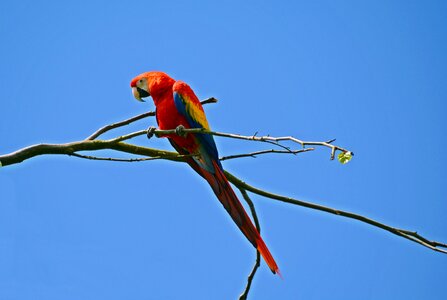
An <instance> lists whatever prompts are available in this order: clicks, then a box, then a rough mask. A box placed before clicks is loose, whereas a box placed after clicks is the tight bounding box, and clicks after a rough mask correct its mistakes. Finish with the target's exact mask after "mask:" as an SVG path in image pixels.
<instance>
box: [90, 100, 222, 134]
mask: <svg viewBox="0 0 447 300" xmlns="http://www.w3.org/2000/svg"><path fill="white" fill-rule="evenodd" d="M201 103H202V105H205V104H210V103H217V99H216V98H214V97H211V98H208V99H205V100H203V101H202V102H201ZM154 116H155V112H154V111H149V112H145V113H142V114H140V115H138V116H135V117H132V118H129V119H126V120H123V121H120V122H116V123H113V124H109V125H106V126H104V127H101V128H99V129H98V130H96V131H95V132H94V133H92V134H91V135H90V136H89V137H87V138H86V140H94V139H96V138H97V137H99V136H100V135H101V134H103V133H105V132H107V131H110V130H112V129H115V128H118V127H122V126H126V125H129V124H130V123H133V122H135V121H138V120H141V119H144V118H147V117H154Z"/></svg>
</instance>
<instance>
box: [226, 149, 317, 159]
mask: <svg viewBox="0 0 447 300" xmlns="http://www.w3.org/2000/svg"><path fill="white" fill-rule="evenodd" d="M313 150H315V148H305V149H300V150H288V151H287V150H275V149H270V150H261V151H256V152H251V153H244V154H236V155H228V156H222V157H221V158H219V159H220V160H221V161H224V160H229V159H234V158H241V157H253V158H256V156H257V155H260V154H267V153H284V154H298V153H301V152H307V151H313Z"/></svg>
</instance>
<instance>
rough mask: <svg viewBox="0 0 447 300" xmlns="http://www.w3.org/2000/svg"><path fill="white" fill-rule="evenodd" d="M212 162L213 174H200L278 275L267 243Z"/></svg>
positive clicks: (218, 167) (219, 170)
mask: <svg viewBox="0 0 447 300" xmlns="http://www.w3.org/2000/svg"><path fill="white" fill-rule="evenodd" d="M213 164H214V168H215V170H216V172H215V174H211V173H208V172H203V173H202V174H201V175H202V176H203V177H204V178H205V179H206V180H207V181H208V183H209V184H210V185H211V188H212V189H213V191H214V193H215V194H216V196H217V198H218V199H219V201H220V202H221V203H222V205H223V206H224V208H225V209H226V210H227V212H228V213H229V214H230V216H231V218H232V219H233V221H234V222H235V223H236V225H237V226H238V227H239V229H240V230H241V231H242V233H243V234H244V235H245V236H246V237H247V239H248V240H249V241H250V243H251V244H252V245H253V246H254V247H255V248H256V249H258V251H259V253H260V254H261V255H262V257H263V258H264V260H265V262H266V263H267V265H268V266H269V268H270V270H271V271H272V272H273V274H276V273H278V274H279V275H280V273H279V268H278V265H277V264H276V262H275V259H274V258H273V256H272V254H271V253H270V251H269V249H268V248H267V245H266V244H265V243H264V241H263V240H262V238H261V235H260V234H259V232H258V230H257V229H256V227H255V226H254V225H253V222H252V221H251V219H250V217H249V216H248V214H247V212H246V211H245V209H244V207H243V206H242V204H241V202H240V201H239V199H238V197H237V196H236V194H235V193H234V191H233V189H232V188H231V186H230V184H229V182H228V180H227V178H226V177H225V174H224V173H223V171H222V169H221V168H220V166H218V165H217V163H216V162H215V161H214V162H213Z"/></svg>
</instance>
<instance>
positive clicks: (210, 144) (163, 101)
mask: <svg viewBox="0 0 447 300" xmlns="http://www.w3.org/2000/svg"><path fill="white" fill-rule="evenodd" d="M130 86H131V87H132V92H133V95H134V97H135V98H136V99H137V100H139V101H143V100H142V98H145V97H149V96H152V99H153V100H154V104H155V107H156V118H157V123H158V126H159V128H160V129H163V130H167V129H176V128H178V126H180V125H181V126H183V127H184V128H205V129H207V130H209V129H210V128H209V125H208V121H207V119H206V116H205V112H204V111H203V108H202V105H201V103H200V101H199V99H198V98H197V96H196V95H195V94H194V92H193V91H192V89H191V88H190V87H189V85H187V84H186V83H184V82H182V81H175V80H174V79H172V78H171V77H169V76H168V75H167V74H165V73H163V72H147V73H143V74H140V75H138V76H137V77H135V78H134V79H132V81H131V83H130ZM165 137H167V138H168V139H169V141H170V143H171V144H172V146H173V147H174V148H175V149H176V150H177V151H178V152H179V153H180V154H193V156H191V157H190V158H188V159H187V162H188V164H189V165H190V166H191V167H192V168H193V169H194V170H195V171H196V172H197V173H198V174H199V175H200V176H202V177H203V178H204V179H205V180H206V181H208V183H209V184H210V186H211V188H212V189H213V191H214V193H215V194H216V196H217V198H218V199H219V200H220V202H221V203H222V205H223V206H224V208H225V209H226V210H227V212H228V213H229V214H230V216H231V218H232V219H233V221H234V222H235V223H236V225H237V226H238V227H239V229H240V230H241V231H242V233H243V234H244V235H245V236H246V237H247V239H248V240H249V241H250V243H251V244H252V245H253V246H254V247H255V248H257V249H258V250H259V252H260V253H261V255H262V257H263V258H264V260H265V261H266V263H267V265H268V266H269V268H270V270H271V271H272V272H273V273H279V269H278V266H277V265H276V262H275V260H274V259H273V257H272V255H271V253H270V251H269V250H268V248H267V246H266V245H265V243H264V241H263V240H262V238H261V236H260V234H259V233H258V231H257V229H256V227H255V226H254V225H253V223H252V222H251V219H250V218H249V216H248V215H247V213H246V212H245V209H244V207H243V206H242V204H241V203H240V201H239V199H238V198H237V196H236V194H235V193H234V191H233V189H232V188H231V186H230V184H229V183H228V180H227V178H226V177H225V174H224V171H223V168H222V165H221V163H220V161H219V155H218V152H217V148H216V144H215V143H214V139H213V136H212V135H209V134H188V135H186V136H180V135H178V134H170V135H166V136H165Z"/></svg>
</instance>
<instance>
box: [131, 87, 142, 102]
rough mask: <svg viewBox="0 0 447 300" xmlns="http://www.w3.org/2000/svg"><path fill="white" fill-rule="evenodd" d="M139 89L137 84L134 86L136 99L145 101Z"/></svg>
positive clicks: (133, 90) (133, 91) (133, 92)
mask: <svg viewBox="0 0 447 300" xmlns="http://www.w3.org/2000/svg"><path fill="white" fill-rule="evenodd" d="M138 90H139V89H138V88H137V87H136V86H134V87H132V94H133V96H134V97H135V99H137V100H138V101H140V102H144V100H143V99H142V98H141V95H140V92H139V91H138Z"/></svg>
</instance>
